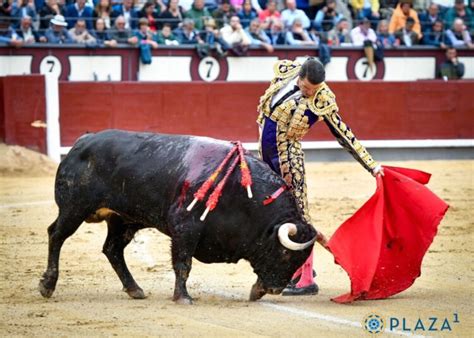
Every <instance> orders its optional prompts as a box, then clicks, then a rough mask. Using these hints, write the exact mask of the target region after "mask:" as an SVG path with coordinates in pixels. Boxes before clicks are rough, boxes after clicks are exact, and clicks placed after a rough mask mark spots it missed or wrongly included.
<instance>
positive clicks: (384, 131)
mask: <svg viewBox="0 0 474 338" xmlns="http://www.w3.org/2000/svg"><path fill="white" fill-rule="evenodd" d="M267 85H268V84H267V83H255V82H252V83H235V82H234V83H229V82H220V83H219V82H218V83H198V82H190V83H136V82H112V83H104V82H82V83H80V82H60V85H59V94H60V124H61V145H62V146H70V145H72V144H73V143H74V141H75V140H76V139H77V137H79V136H80V135H81V134H83V133H85V132H87V131H90V132H95V131H99V130H102V129H107V128H121V129H128V130H140V131H154V132H163V133H179V134H194V135H204V136H211V137H216V138H221V139H228V140H242V141H247V142H249V141H250V142H251V141H256V140H257V137H258V134H257V126H256V123H255V119H256V107H257V104H258V99H259V96H260V95H261V94H262V93H263V92H264V90H265V89H266V87H267ZM330 86H331V88H332V89H333V90H334V92H335V93H336V96H337V101H338V104H339V107H340V112H341V115H342V117H343V119H344V121H345V122H346V123H347V124H349V125H350V126H351V128H352V129H353V130H354V131H355V134H356V135H357V137H358V138H359V139H363V140H364V139H366V140H367V139H371V140H377V139H379V140H390V139H396V140H398V139H405V140H406V139H408V140H409V139H472V138H474V128H473V123H472V120H473V116H474V100H473V99H472V93H474V81H457V82H456V81H452V82H451V81H450V82H442V81H419V82H374V81H371V82H359V81H354V82H352V81H350V82H336V83H330ZM44 90H45V89H44V79H43V77H42V76H8V77H5V78H3V79H1V81H0V98H1V99H2V102H3V104H2V105H0V106H1V107H3V108H1V107H0V120H1V121H0V137H2V138H3V139H4V140H5V142H6V143H9V144H18V145H23V146H27V147H30V148H32V149H37V150H40V151H43V152H44V151H45V131H44V129H39V128H33V127H32V126H31V122H33V121H35V120H43V121H44V120H45V99H44ZM2 114H3V115H2ZM2 123H3V127H2ZM305 140H308V141H310V140H334V138H333V137H332V135H331V134H330V133H329V131H328V129H327V128H326V126H325V124H324V123H318V125H317V126H315V127H314V128H312V130H311V131H310V133H309V135H307V137H306V138H305Z"/></svg>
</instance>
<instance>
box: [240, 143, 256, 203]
mask: <svg viewBox="0 0 474 338" xmlns="http://www.w3.org/2000/svg"><path fill="white" fill-rule="evenodd" d="M236 144H237V146H238V147H239V156H240V172H241V174H242V179H241V183H242V186H243V187H244V188H247V196H248V197H249V198H252V189H251V186H252V176H251V175H250V170H249V167H248V165H247V161H245V156H244V147H242V143H240V142H237V143H236Z"/></svg>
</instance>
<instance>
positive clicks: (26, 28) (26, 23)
mask: <svg viewBox="0 0 474 338" xmlns="http://www.w3.org/2000/svg"><path fill="white" fill-rule="evenodd" d="M16 33H17V34H18V36H19V37H20V39H22V40H23V44H25V45H27V44H28V45H29V44H33V43H35V42H39V41H40V36H39V34H38V32H37V31H36V30H34V29H33V27H32V19H31V17H30V16H28V15H26V16H24V17H22V18H21V21H20V28H19V29H18V30H17V31H16Z"/></svg>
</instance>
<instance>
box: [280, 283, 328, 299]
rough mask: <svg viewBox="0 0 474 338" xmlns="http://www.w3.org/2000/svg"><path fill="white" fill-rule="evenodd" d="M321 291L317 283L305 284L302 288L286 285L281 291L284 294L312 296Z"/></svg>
mask: <svg viewBox="0 0 474 338" xmlns="http://www.w3.org/2000/svg"><path fill="white" fill-rule="evenodd" d="M318 292H319V287H318V285H317V284H316V283H314V284H311V285H308V286H304V287H302V288H297V287H296V286H294V287H286V288H284V289H283V292H282V293H281V294H282V296H311V295H317V294H318Z"/></svg>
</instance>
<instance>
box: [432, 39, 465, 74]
mask: <svg viewBox="0 0 474 338" xmlns="http://www.w3.org/2000/svg"><path fill="white" fill-rule="evenodd" d="M463 76H464V64H463V63H462V62H459V60H458V58H457V52H456V49H455V48H453V47H448V49H446V60H445V61H444V62H443V63H442V64H440V65H439V66H438V71H437V73H436V77H437V78H442V79H444V80H459V79H461V78H462V77H463Z"/></svg>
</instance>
